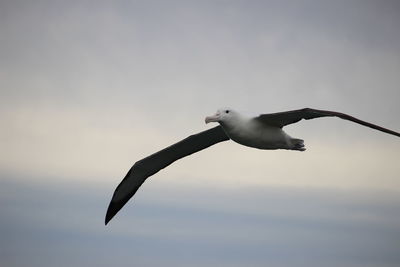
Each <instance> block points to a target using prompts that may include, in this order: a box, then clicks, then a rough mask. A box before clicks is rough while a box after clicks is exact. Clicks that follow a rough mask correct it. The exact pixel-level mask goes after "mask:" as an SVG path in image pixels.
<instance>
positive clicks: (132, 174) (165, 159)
mask: <svg viewBox="0 0 400 267" xmlns="http://www.w3.org/2000/svg"><path fill="white" fill-rule="evenodd" d="M226 140H229V137H228V136H227V135H226V134H225V132H224V130H223V129H222V127H221V126H217V127H214V128H211V129H209V130H206V131H203V132H200V133H198V134H194V135H191V136H189V137H187V138H185V139H183V140H182V141H180V142H178V143H176V144H174V145H171V146H169V147H167V148H165V149H163V150H161V151H159V152H156V153H154V154H152V155H150V156H148V157H146V158H144V159H142V160H139V161H137V162H136V163H135V164H134V165H133V166H132V168H131V169H130V170H129V172H128V173H127V174H126V176H125V178H124V179H123V180H122V182H121V183H120V184H119V185H118V186H117V188H116V189H115V191H114V195H113V197H112V199H111V202H110V204H109V206H108V209H107V214H106V220H105V223H106V224H107V223H108V222H109V221H110V220H111V219H112V218H113V217H114V215H115V214H117V212H118V211H119V210H120V209H121V208H122V207H123V206H124V205H125V204H126V202H128V200H129V199H130V198H131V197H132V196H133V195H134V194H135V193H136V191H137V190H138V189H139V187H140V186H141V185H142V184H143V183H144V181H145V180H146V179H147V178H148V177H150V176H152V175H153V174H155V173H157V172H158V171H160V170H161V169H163V168H165V167H167V166H168V165H170V164H171V163H173V162H174V161H176V160H178V159H180V158H183V157H186V156H189V155H190V154H193V153H195V152H198V151H200V150H203V149H205V148H207V147H209V146H212V145H214V144H216V143H219V142H222V141H226Z"/></svg>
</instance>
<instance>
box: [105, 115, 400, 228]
mask: <svg viewBox="0 0 400 267" xmlns="http://www.w3.org/2000/svg"><path fill="white" fill-rule="evenodd" d="M320 117H338V118H341V119H344V120H349V121H352V122H355V123H358V124H361V125H364V126H366V127H370V128H373V129H375V130H378V131H382V132H385V133H388V134H392V135H395V136H397V137H400V133H398V132H395V131H392V130H389V129H386V128H383V127H381V126H378V125H375V124H372V123H369V122H366V121H362V120H360V119H357V118H355V117H352V116H350V115H347V114H344V113H340V112H336V111H328V110H319V109H312V108H303V109H298V110H291V111H285V112H277V113H270V114H261V115H259V116H257V117H246V116H244V115H242V114H240V113H239V112H237V111H235V110H233V109H230V108H222V109H219V110H217V112H216V113H215V115H213V116H209V117H206V118H205V122H206V123H210V122H217V123H219V125H218V126H216V127H214V128H211V129H208V130H205V131H203V132H200V133H197V134H193V135H190V136H189V137H187V138H185V139H183V140H182V141H180V142H178V143H176V144H173V145H171V146H169V147H167V148H164V149H163V150H160V151H158V152H156V153H154V154H152V155H150V156H148V157H146V158H144V159H142V160H139V161H137V162H136V163H135V164H134V165H133V166H132V168H131V169H130V170H129V171H128V173H127V174H126V176H125V178H124V179H123V180H122V181H121V183H120V184H119V185H118V186H117V188H116V189H115V191H114V194H113V196H112V199H111V202H110V204H109V206H108V209H107V214H106V218H105V224H106V225H107V223H108V222H109V221H110V220H111V219H112V218H113V217H114V216H115V214H117V212H118V211H119V210H120V209H121V208H122V207H123V206H124V205H125V204H126V203H127V202H128V200H129V199H130V198H131V197H132V196H133V195H134V194H135V193H136V191H137V190H138V189H139V187H140V186H141V185H142V184H143V183H144V181H145V180H146V179H147V178H148V177H150V176H152V175H154V174H156V173H157V172H158V171H160V170H161V169H163V168H165V167H167V166H168V165H170V164H171V163H173V162H175V161H177V160H179V159H181V158H183V157H186V156H189V155H191V154H193V153H196V152H198V151H200V150H203V149H205V148H207V147H209V146H212V145H215V144H217V143H220V142H223V141H227V140H230V139H231V140H233V141H235V142H236V143H239V144H241V145H244V146H248V147H253V148H257V149H264V150H272V149H287V150H295V151H304V150H305V147H304V141H303V140H302V139H298V138H292V137H291V136H290V135H288V134H287V133H285V131H284V130H283V127H284V126H286V125H289V124H293V123H296V122H299V121H300V120H302V119H305V120H310V119H315V118H320Z"/></svg>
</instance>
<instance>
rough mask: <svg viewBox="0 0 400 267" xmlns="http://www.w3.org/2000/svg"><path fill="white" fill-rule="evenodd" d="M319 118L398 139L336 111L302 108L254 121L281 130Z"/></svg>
mask: <svg viewBox="0 0 400 267" xmlns="http://www.w3.org/2000/svg"><path fill="white" fill-rule="evenodd" d="M320 117H339V118H341V119H344V120H349V121H352V122H355V123H359V124H361V125H364V126H367V127H370V128H373V129H375V130H378V131H382V132H385V133H388V134H393V135H395V136H399V137H400V133H398V132H395V131H392V130H389V129H386V128H383V127H381V126H378V125H375V124H372V123H369V122H366V121H362V120H360V119H357V118H354V117H352V116H350V115H347V114H344V113H340V112H336V111H328V110H319V109H312V108H303V109H298V110H291V111H285V112H278V113H270V114H262V115H260V116H258V117H256V118H255V119H256V120H259V121H261V122H263V123H265V124H268V125H271V126H275V127H279V128H282V127H283V126H286V125H288V124H292V123H296V122H298V121H300V120H302V119H306V120H310V119H315V118H320Z"/></svg>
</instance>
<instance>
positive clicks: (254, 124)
mask: <svg viewBox="0 0 400 267" xmlns="http://www.w3.org/2000/svg"><path fill="white" fill-rule="evenodd" d="M221 125H222V127H223V128H224V130H225V132H226V133H227V135H228V136H229V137H230V138H231V139H232V140H233V141H235V142H237V143H239V144H241V145H245V146H249V147H254V148H259V149H293V148H294V143H293V140H296V139H293V138H291V137H290V136H289V135H288V134H286V133H285V132H284V131H283V130H282V129H281V128H278V127H272V126H269V125H266V124H263V123H261V122H259V121H257V120H254V119H240V121H236V122H235V123H234V124H233V123H232V124H230V123H229V124H227V123H221Z"/></svg>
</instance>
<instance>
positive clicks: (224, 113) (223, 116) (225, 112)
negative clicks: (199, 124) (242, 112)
mask: <svg viewBox="0 0 400 267" xmlns="http://www.w3.org/2000/svg"><path fill="white" fill-rule="evenodd" d="M235 117H237V112H236V111H234V110H232V109H231V108H221V109H218V110H217V112H216V113H215V114H214V115H212V116H208V117H206V120H205V121H206V123H209V122H219V123H224V122H227V121H230V120H232V118H235Z"/></svg>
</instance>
